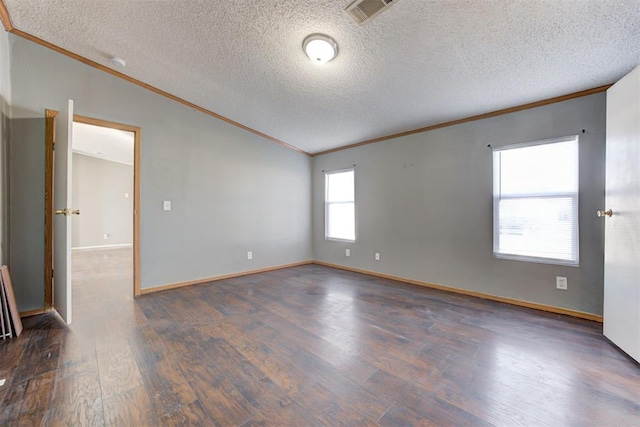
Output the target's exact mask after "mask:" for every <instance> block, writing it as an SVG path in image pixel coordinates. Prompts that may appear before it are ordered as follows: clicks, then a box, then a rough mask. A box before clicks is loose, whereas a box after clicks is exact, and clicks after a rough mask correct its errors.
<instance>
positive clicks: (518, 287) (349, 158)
mask: <svg viewBox="0 0 640 427" xmlns="http://www.w3.org/2000/svg"><path fill="white" fill-rule="evenodd" d="M605 106H606V96H605V94H604V93H601V94H596V95H591V96H588V97H584V98H579V99H574V100H570V101H565V102H562V103H557V104H552V105H547V106H544V107H539V108H536V109H531V110H526V111H522V112H517V113H512V114H509V115H504V116H499V117H494V118H490V119H485V120H480V121H475V122H470V123H466V124H462V125H458V126H453V127H448V128H443V129H438V130H434V131H430V132H424V133H420V134H416V135H410V136H406V137H402V138H397V139H393V140H389V141H385V142H381V143H377V144H371V145H366V146H362V147H357V148H353V149H349V150H345V151H340V152H336V153H331V154H327V155H323V156H318V157H314V162H313V237H314V255H315V259H317V260H321V261H325V262H330V263H334V264H340V265H344V266H349V267H354V268H359V269H364V270H369V271H375V272H380V273H385V274H391V275H395V276H400V277H403V278H410V279H414V280H420V281H424V282H428V283H436V284H441V285H446V286H450V287H454V288H459V289H465V290H470V291H477V292H483V293H487V294H491V295H496V296H502V297H508V298H515V299H519V300H524V301H529V302H535V303H539V304H547V305H551V306H555V307H563V308H568V309H573V310H580V311H584V312H588V313H594V314H602V301H603V263H604V261H603V259H604V258H603V253H604V249H603V248H604V243H603V238H604V227H603V223H602V220H600V219H598V218H597V217H596V215H595V212H596V210H598V209H601V208H602V207H603V206H604V165H605V163H604V159H605V119H606V117H605ZM582 129H585V130H586V133H585V134H583V133H582ZM574 134H579V135H580V196H579V197H580V200H579V209H580V214H579V222H580V231H579V232H580V267H565V266H556V265H548V264H537V263H529V262H522V261H510V260H503V259H495V258H493V243H492V242H493V240H492V239H493V234H492V233H493V231H492V227H493V219H492V218H493V206H492V195H493V193H492V191H493V187H492V185H493V184H492V152H491V149H489V148H487V145H488V144H491V145H492V146H494V147H497V146H504V145H509V144H514V143H520V142H528V141H536V140H541V139H547V138H553V137H558V136H566V135H574ZM354 163H356V164H357V167H356V175H355V186H356V239H357V240H356V242H355V243H353V244H349V243H340V242H335V241H325V240H324V180H323V173H322V170H326V171H331V170H337V169H342V168H346V167H349V166H351V165H352V164H354ZM345 248H351V257H349V258H347V257H345ZM374 252H380V255H381V259H380V261H374ZM556 276H565V277H567V278H568V285H569V286H568V290H567V291H560V290H556V289H555V277H556Z"/></svg>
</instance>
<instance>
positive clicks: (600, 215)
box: [597, 209, 613, 218]
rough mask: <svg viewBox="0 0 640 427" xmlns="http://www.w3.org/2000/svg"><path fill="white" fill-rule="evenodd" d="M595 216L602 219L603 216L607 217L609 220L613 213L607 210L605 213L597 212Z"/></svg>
mask: <svg viewBox="0 0 640 427" xmlns="http://www.w3.org/2000/svg"><path fill="white" fill-rule="evenodd" d="M597 215H598V218H602V217H603V216H608V217H609V218H611V216H612V215H613V211H612V210H611V209H607V210H606V211H598V212H597Z"/></svg>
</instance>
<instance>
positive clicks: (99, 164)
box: [71, 153, 133, 248]
mask: <svg viewBox="0 0 640 427" xmlns="http://www.w3.org/2000/svg"><path fill="white" fill-rule="evenodd" d="M125 193H126V194H128V195H129V197H128V198H127V197H125ZM72 197H73V198H72V200H73V208H74V209H80V215H79V216H77V217H74V218H73V224H72V226H73V232H72V234H71V238H72V240H73V241H72V247H74V248H77V247H87V246H104V245H122V244H132V243H133V166H131V165H125V164H122V163H116V162H110V161H108V160H103V159H98V158H95V157H91V156H84V155H82V154H77V153H74V154H73V196H72ZM105 234H108V235H109V238H108V239H105V238H104V235H105Z"/></svg>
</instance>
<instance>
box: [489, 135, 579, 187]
mask: <svg viewBox="0 0 640 427" xmlns="http://www.w3.org/2000/svg"><path fill="white" fill-rule="evenodd" d="M577 146H578V143H577V141H576V140H573V141H566V142H559V143H552V144H543V145H534V146H530V147H522V148H514V149H507V150H503V151H496V153H495V154H496V155H497V156H499V159H497V160H498V164H499V169H498V173H499V176H498V177H497V179H498V183H497V184H498V186H499V188H498V189H497V191H498V192H499V193H500V194H502V195H503V196H508V195H523V194H529V195H536V194H553V193H555V194H558V193H571V192H577V189H578V173H577V171H578V150H577Z"/></svg>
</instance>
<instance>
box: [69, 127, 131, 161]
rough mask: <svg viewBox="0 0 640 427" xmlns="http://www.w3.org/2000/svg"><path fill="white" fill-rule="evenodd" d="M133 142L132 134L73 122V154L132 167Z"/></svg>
mask: <svg viewBox="0 0 640 427" xmlns="http://www.w3.org/2000/svg"><path fill="white" fill-rule="evenodd" d="M133 140H134V135H133V132H127V131H123V130H118V129H111V128H106V127H102V126H93V125H88V124H85V123H77V122H74V123H73V135H72V138H71V148H72V150H73V152H74V153H78V154H84V155H85V156H90V157H96V158H98V159H103V160H109V161H111V162H117V163H124V164H125V165H133Z"/></svg>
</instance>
